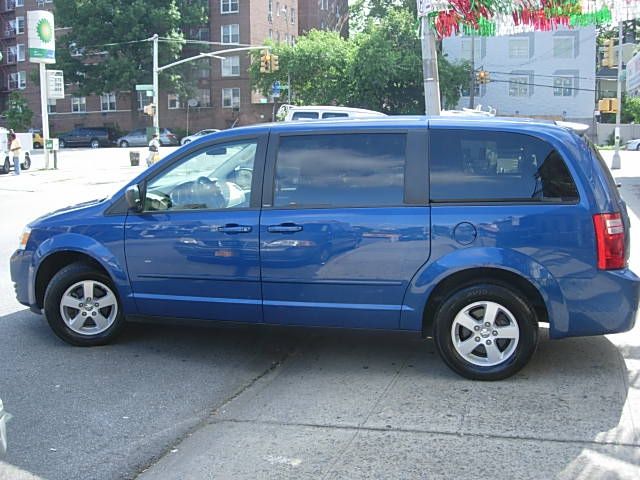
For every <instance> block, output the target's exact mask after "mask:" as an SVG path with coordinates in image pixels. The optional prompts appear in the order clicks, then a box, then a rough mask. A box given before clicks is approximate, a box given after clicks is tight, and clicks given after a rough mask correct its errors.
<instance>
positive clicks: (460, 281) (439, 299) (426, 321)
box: [422, 267, 549, 337]
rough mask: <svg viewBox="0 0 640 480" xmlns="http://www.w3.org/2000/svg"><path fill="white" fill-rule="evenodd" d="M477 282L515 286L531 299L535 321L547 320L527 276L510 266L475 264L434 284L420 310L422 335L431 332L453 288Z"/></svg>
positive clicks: (547, 314) (534, 287) (541, 300)
mask: <svg viewBox="0 0 640 480" xmlns="http://www.w3.org/2000/svg"><path fill="white" fill-rule="evenodd" d="M480 282H485V283H494V284H497V285H501V286H503V287H506V288H509V289H511V290H517V291H518V292H519V293H521V294H522V295H524V296H525V297H526V298H527V299H528V300H529V302H530V303H531V305H532V307H533V309H534V311H535V314H536V317H537V319H538V322H541V323H549V311H548V309H547V305H546V302H545V300H544V298H543V296H542V294H541V293H540V291H539V290H538V288H537V287H536V286H534V285H533V284H532V283H531V282H530V281H529V280H528V279H526V278H525V277H523V276H522V275H519V274H517V273H515V272H512V271H510V270H505V269H501V268H496V267H474V268H468V269H464V270H459V271H457V272H455V273H452V274H451V275H448V276H446V277H444V278H443V279H441V280H440V281H439V282H438V283H437V284H436V285H435V287H434V288H433V290H432V291H431V294H430V295H429V298H428V300H427V302H426V304H425V307H424V310H423V312H422V335H423V337H430V336H431V335H432V332H433V325H434V320H435V315H436V312H437V311H438V308H439V307H440V305H441V304H442V303H443V302H444V301H445V300H446V299H447V298H448V297H449V295H450V294H451V293H452V292H454V291H457V290H461V289H462V288H465V287H467V286H469V285H472V284H474V283H480Z"/></svg>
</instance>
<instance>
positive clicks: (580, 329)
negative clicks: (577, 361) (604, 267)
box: [551, 269, 640, 338]
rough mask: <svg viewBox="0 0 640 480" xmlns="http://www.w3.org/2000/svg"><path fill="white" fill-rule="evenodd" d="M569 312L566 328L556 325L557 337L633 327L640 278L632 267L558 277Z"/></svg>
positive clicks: (623, 330) (554, 330)
mask: <svg viewBox="0 0 640 480" xmlns="http://www.w3.org/2000/svg"><path fill="white" fill-rule="evenodd" d="M558 283H559V285H560V289H561V290H562V293H563V295H564V299H565V302H566V305H567V310H568V312H569V322H568V325H566V326H565V327H564V328H563V327H560V326H558V325H554V324H553V319H551V322H552V329H551V336H552V337H554V338H562V337H577V336H587V335H604V334H609V333H621V332H626V331H628V330H631V329H632V328H633V327H634V325H635V322H636V315H637V312H638V303H639V301H640V278H638V276H637V275H636V274H635V273H633V272H632V271H631V270H629V269H624V270H611V271H603V272H598V273H597V275H596V276H595V277H594V278H590V279H582V278H580V279H576V278H566V279H560V280H558Z"/></svg>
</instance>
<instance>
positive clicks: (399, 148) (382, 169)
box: [274, 133, 406, 208]
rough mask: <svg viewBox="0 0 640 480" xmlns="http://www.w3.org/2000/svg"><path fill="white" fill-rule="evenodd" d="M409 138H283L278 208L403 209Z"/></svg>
mask: <svg viewBox="0 0 640 480" xmlns="http://www.w3.org/2000/svg"><path fill="white" fill-rule="evenodd" d="M405 150H406V135H405V134H395V133H382V134H374V133H357V134H343V135H338V134H336V135H296V136H284V137H280V145H279V150H278V157H277V160H276V173H275V177H276V178H275V184H274V189H275V191H274V206H275V207H309V208H311V207H327V206H353V207H375V206H383V205H402V203H403V199H404V166H405Z"/></svg>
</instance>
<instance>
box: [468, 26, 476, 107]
mask: <svg viewBox="0 0 640 480" xmlns="http://www.w3.org/2000/svg"><path fill="white" fill-rule="evenodd" d="M475 62H476V37H475V35H473V34H471V73H470V74H469V75H470V77H471V78H470V79H469V108H471V109H473V108H475V105H474V103H475V95H476V64H475Z"/></svg>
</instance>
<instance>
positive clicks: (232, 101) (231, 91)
mask: <svg viewBox="0 0 640 480" xmlns="http://www.w3.org/2000/svg"><path fill="white" fill-rule="evenodd" d="M222 108H240V89H239V88H223V89H222Z"/></svg>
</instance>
